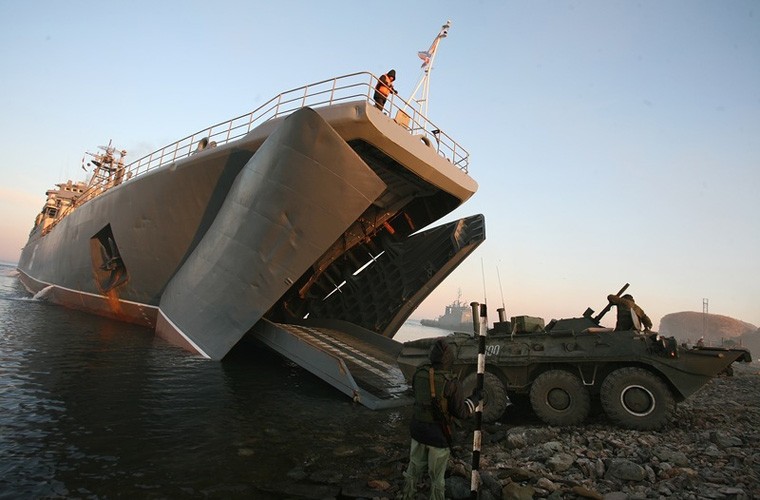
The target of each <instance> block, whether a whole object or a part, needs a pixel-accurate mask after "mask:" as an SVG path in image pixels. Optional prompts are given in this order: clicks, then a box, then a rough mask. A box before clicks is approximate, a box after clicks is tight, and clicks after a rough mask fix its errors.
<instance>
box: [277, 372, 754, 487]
mask: <svg viewBox="0 0 760 500" xmlns="http://www.w3.org/2000/svg"><path fill="white" fill-rule="evenodd" d="M734 367H735V369H734V371H735V373H734V376H733V377H719V378H716V379H713V380H712V381H710V382H709V383H708V384H707V385H706V386H705V387H703V388H702V389H700V390H699V391H698V392H697V393H696V394H695V395H693V396H692V397H691V398H689V399H688V400H687V401H685V402H682V403H680V404H679V405H678V407H677V410H676V414H675V418H674V419H673V421H672V422H671V423H670V424H669V425H668V426H667V427H665V428H664V429H662V430H661V431H657V432H652V431H647V432H643V431H632V430H625V429H620V428H617V427H615V426H613V425H612V424H611V423H610V422H609V421H607V420H606V418H605V417H603V416H599V417H595V418H594V419H592V421H591V422H589V423H588V425H586V426H584V427H551V426H546V425H544V424H542V423H541V422H540V421H538V420H537V419H535V417H533V416H532V415H531V414H530V412H524V414H523V413H521V412H520V411H519V410H518V409H517V408H515V410H514V411H512V413H511V414H509V415H508V416H507V417H505V418H504V420H503V421H502V422H499V423H496V424H489V425H486V426H485V429H484V431H485V432H484V436H483V452H482V456H481V467H480V470H481V475H482V480H483V484H482V486H481V489H480V490H481V498H482V499H484V500H489V499H505V500H506V499H530V498H549V499H575V498H591V499H607V500H624V499H645V498H658V499H659V498H662V499H664V498H674V499H723V498H725V499H752V498H760V367H759V366H758V365H757V364H756V363H753V364H750V365H747V364H744V363H741V364H735V365H734ZM508 413H509V411H508ZM408 417H409V410H408V409H404V410H403V411H401V412H399V414H398V415H397V418H393V419H391V421H389V422H388V423H387V425H385V426H384V427H383V428H382V429H364V430H362V431H360V432H361V433H363V434H364V435H363V436H361V437H362V438H363V439H364V440H365V441H366V443H367V444H366V446H363V447H359V446H341V445H339V444H338V445H337V446H336V447H335V449H334V450H333V457H331V460H329V461H330V462H332V463H327V462H328V461H327V460H322V461H321V463H316V462H315V463H306V464H304V465H303V466H299V467H296V468H295V469H293V470H291V471H289V472H288V473H287V478H288V479H287V481H286V482H284V483H283V484H280V485H273V486H272V488H271V489H269V491H268V493H270V494H272V495H274V496H276V497H290V498H338V499H342V498H345V499H353V498H379V499H395V498H399V492H400V490H401V486H402V483H403V476H402V473H403V470H404V468H405V467H406V461H407V450H408V432H407V430H406V426H407V423H408ZM456 440H457V442H458V443H461V445H460V446H455V448H454V455H453V457H452V460H451V461H450V463H449V468H448V472H447V476H448V477H447V479H446V496H447V498H455V499H458V498H470V480H469V478H470V464H471V461H472V458H471V457H472V455H471V453H470V451H469V448H470V445H471V443H472V434H471V428H468V427H467V426H463V427H461V428H460V429H458V430H457V431H456ZM336 444H337V443H336ZM427 494H428V492H427V490H426V487H425V485H421V486H420V492H419V495H418V498H420V499H423V498H427Z"/></svg>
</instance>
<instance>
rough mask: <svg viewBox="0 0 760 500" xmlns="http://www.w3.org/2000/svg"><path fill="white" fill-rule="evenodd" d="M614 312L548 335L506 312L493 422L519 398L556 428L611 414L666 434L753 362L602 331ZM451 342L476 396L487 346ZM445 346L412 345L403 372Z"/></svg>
mask: <svg viewBox="0 0 760 500" xmlns="http://www.w3.org/2000/svg"><path fill="white" fill-rule="evenodd" d="M626 288H627V285H626V286H625V287H623V289H622V290H621V291H620V292H618V295H620V294H622V293H623V292H624V291H625V289H626ZM610 307H611V304H609V305H608V306H607V307H605V309H604V310H603V311H602V312H600V313H599V314H598V315H597V316H593V313H594V311H593V310H592V309H590V308H589V309H587V310H586V311H585V312H584V313H583V315H582V316H581V317H578V318H569V319H560V320H552V321H550V322H549V323H548V324H546V325H544V321H543V320H542V319H541V318H531V317H527V316H518V317H512V318H510V321H505V318H504V317H503V316H504V314H503V310H502V309H500V310H499V316H500V318H499V319H500V321H499V322H496V323H495V324H494V328H493V329H491V330H489V331H488V333H487V337H486V373H485V376H484V409H483V419H484V420H485V421H495V420H498V419H500V418H501V417H502V415H503V414H504V412H505V410H506V408H507V406H508V405H509V403H510V398H509V395H510V394H511V395H512V396H513V399H521V400H525V399H529V401H530V406H531V408H532V409H533V411H534V412H535V414H536V415H537V416H538V417H539V418H540V419H541V420H542V421H544V422H545V423H547V424H550V425H557V426H565V425H578V424H582V423H583V422H584V421H585V420H586V419H587V418H588V417H589V415H590V414H591V412H592V411H598V409H599V408H601V410H602V411H603V412H604V413H605V414H606V415H607V417H608V418H609V419H610V420H611V421H612V422H614V423H615V424H617V425H619V426H621V427H626V428H630V429H638V430H651V429H658V428H660V427H662V426H663V425H665V424H666V423H667V422H668V420H669V419H670V417H671V415H672V413H673V411H674V410H675V405H676V403H678V402H681V401H683V400H685V399H686V398H688V397H689V396H691V395H692V394H694V392H696V391H697V389H699V388H700V387H702V386H703V385H704V384H706V383H707V382H708V381H709V380H710V379H711V378H712V377H715V376H716V375H718V374H720V373H721V372H724V371H726V369H728V368H730V365H731V364H732V363H733V362H734V361H744V362H750V361H752V357H751V355H750V352H749V350H747V349H743V348H732V349H728V348H719V347H702V346H696V347H691V348H687V347H685V346H679V345H678V344H677V342H676V340H675V338H673V337H668V338H666V337H663V336H661V335H659V334H658V333H655V332H641V331H638V330H629V331H614V330H613V329H612V328H602V327H601V326H600V320H601V318H602V316H604V314H605V313H606V312H608V311H609V309H610ZM475 316H477V315H475ZM477 330H478V329H477V328H476V331H477ZM445 338H446V340H447V342H448V343H449V344H450V345H451V346H453V347H454V350H455V352H456V354H457V356H456V361H455V364H454V368H453V369H454V371H455V372H457V373H458V374H459V376H460V379H462V384H463V386H464V389H465V392H466V393H468V392H469V391H471V390H472V388H473V387H475V381H476V369H477V358H478V339H477V337H474V336H473V335H472V334H465V333H454V334H451V335H448V336H446V337H445ZM435 340H436V339H420V340H416V341H412V342H407V343H405V344H404V347H403V349H402V351H401V354H400V355H399V358H398V362H399V366H400V368H401V370H402V372H403V373H404V375H405V376H406V378H407V379H411V376H412V375H413V373H414V371H415V369H416V367H417V366H418V365H420V364H424V363H426V362H427V359H428V352H429V349H430V346H431V345H432V343H433V342H435ZM526 397H527V398H526ZM592 402H593V403H594V404H592ZM597 403H600V404H597ZM592 409H593V410H592Z"/></svg>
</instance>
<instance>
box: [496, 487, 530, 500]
mask: <svg viewBox="0 0 760 500" xmlns="http://www.w3.org/2000/svg"><path fill="white" fill-rule="evenodd" d="M534 493H535V490H534V489H533V487H532V486H522V485H519V484H517V483H507V484H506V485H504V487H503V488H502V489H501V498H502V500H532V499H533V495H534Z"/></svg>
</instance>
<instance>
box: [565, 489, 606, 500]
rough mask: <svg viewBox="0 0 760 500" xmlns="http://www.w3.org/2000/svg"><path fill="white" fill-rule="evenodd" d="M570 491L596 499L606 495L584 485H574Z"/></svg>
mask: <svg viewBox="0 0 760 500" xmlns="http://www.w3.org/2000/svg"><path fill="white" fill-rule="evenodd" d="M570 491H572V492H573V493H575V494H576V495H578V496H579V497H583V498H593V499H594V500H602V499H603V498H604V496H603V495H601V494H599V493H598V492H596V491H594V490H590V489H588V488H585V487H583V486H573V487H572V488H571V489H570Z"/></svg>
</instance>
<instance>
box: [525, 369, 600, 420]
mask: <svg viewBox="0 0 760 500" xmlns="http://www.w3.org/2000/svg"><path fill="white" fill-rule="evenodd" d="M530 405H531V407H533V411H534V412H535V413H536V415H537V416H538V418H540V419H541V420H543V421H544V422H546V423H547V424H549V425H560V426H562V425H577V424H580V423H581V422H583V421H584V420H586V417H588V414H589V412H590V411H591V396H590V395H589V392H588V390H587V389H586V388H585V387H584V386H583V382H581V380H580V379H579V378H578V377H576V376H575V375H573V374H572V373H570V372H566V371H564V370H549V371H548V372H544V373H542V374H541V375H539V376H538V377H536V380H534V381H533V384H532V385H531V387H530Z"/></svg>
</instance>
